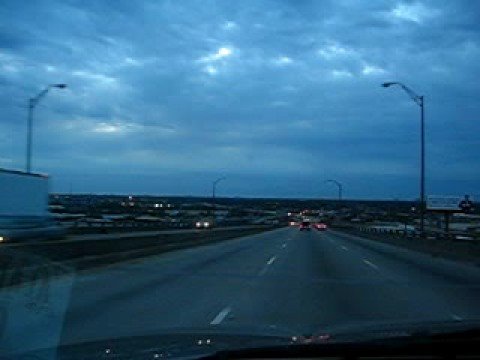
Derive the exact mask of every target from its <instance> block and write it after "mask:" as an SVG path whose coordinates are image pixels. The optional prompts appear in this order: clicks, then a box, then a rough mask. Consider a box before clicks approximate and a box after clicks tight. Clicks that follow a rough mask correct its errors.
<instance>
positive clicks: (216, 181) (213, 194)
mask: <svg viewBox="0 0 480 360" xmlns="http://www.w3.org/2000/svg"><path fill="white" fill-rule="evenodd" d="M225 179H226V177H225V176H222V177H219V178H218V179H217V180H215V181H214V182H213V184H212V203H213V204H212V212H213V216H212V227H213V226H214V225H215V207H216V206H215V195H216V191H217V184H218V183H219V182H220V181H222V180H225Z"/></svg>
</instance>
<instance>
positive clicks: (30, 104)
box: [26, 84, 67, 173]
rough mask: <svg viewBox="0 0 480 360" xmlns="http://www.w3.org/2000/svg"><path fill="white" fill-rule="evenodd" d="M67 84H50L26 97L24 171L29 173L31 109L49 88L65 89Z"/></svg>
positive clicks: (30, 162)
mask: <svg viewBox="0 0 480 360" xmlns="http://www.w3.org/2000/svg"><path fill="white" fill-rule="evenodd" d="M66 87H67V84H50V85H48V86H47V87H46V88H45V89H43V90H42V91H40V92H39V93H38V94H37V95H36V96H35V97H33V98H30V99H28V121H27V160H26V172H27V173H29V172H30V170H31V167H32V122H33V110H34V109H35V107H36V106H37V105H38V103H39V101H40V100H41V99H42V98H43V97H44V96H45V95H47V93H48V91H49V90H50V89H51V88H58V89H65V88H66Z"/></svg>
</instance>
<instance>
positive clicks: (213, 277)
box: [23, 228, 480, 343]
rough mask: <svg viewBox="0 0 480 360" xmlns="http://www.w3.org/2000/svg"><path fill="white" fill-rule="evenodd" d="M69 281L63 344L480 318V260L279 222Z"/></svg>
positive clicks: (62, 331)
mask: <svg viewBox="0 0 480 360" xmlns="http://www.w3.org/2000/svg"><path fill="white" fill-rule="evenodd" d="M70 284H72V285H71V287H70V286H69V287H68V289H69V298H68V302H67V308H66V313H65V317H64V319H63V327H62V330H61V338H60V340H61V342H62V343H72V342H78V341H84V340H90V339H99V338H113V337H118V336H124V335H126V336H129V335H141V334H152V333H157V332H163V331H165V330H169V329H170V330H171V329H180V328H197V329H198V328H209V329H210V328H215V327H217V328H221V329H228V328H232V329H233V328H237V327H241V328H244V329H248V328H251V329H256V330H258V329H259V328H262V329H277V330H279V331H286V332H290V333H292V334H295V333H296V334H306V333H311V332H319V331H321V330H322V329H324V328H328V327H331V326H334V325H348V324H352V323H375V322H383V323H385V322H396V321H406V320H407V321H408V320H411V321H423V320H425V321H429V320H458V321H462V320H466V319H480V307H479V306H478V304H479V301H480V269H479V268H476V267H473V266H467V265H462V264H459V263H454V262H451V261H446V260H441V259H438V258H434V257H431V256H429V255H425V254H419V253H415V252H412V251H409V250H406V249H403V248H397V247H393V246H391V245H386V244H381V243H378V242H374V241H370V240H366V239H363V238H358V237H354V236H350V235H346V234H342V233H340V232H337V231H333V230H329V231H325V232H319V231H316V230H312V231H309V232H307V231H302V232H300V231H298V229H296V228H282V229H277V230H274V231H270V232H265V233H261V234H257V235H253V236H248V237H244V238H238V239H235V240H229V241H226V242H223V243H217V244H213V245H209V246H202V247H198V248H192V249H188V250H183V251H177V252H172V253H167V254H163V255H159V256H156V257H152V258H149V259H142V260H136V261H131V262H127V263H123V264H117V265H112V266H109V267H105V268H103V269H97V270H91V271H89V272H86V273H82V274H81V275H77V276H76V277H75V278H73V282H71V283H70ZM64 294H65V292H64ZM50 299H51V302H52V303H55V301H58V299H59V297H58V296H53V297H52V294H51V297H50ZM171 331H173V330H171ZM41 333H42V332H41V331H40V332H39V333H32V331H31V328H30V332H29V334H32V336H37V337H38V336H40V335H38V334H41ZM23 334H24V335H25V332H23ZM23 341H25V337H23Z"/></svg>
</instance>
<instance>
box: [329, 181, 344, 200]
mask: <svg viewBox="0 0 480 360" xmlns="http://www.w3.org/2000/svg"><path fill="white" fill-rule="evenodd" d="M325 182H327V183H332V184H335V185H336V186H337V187H338V201H342V193H343V185H342V183H340V182H338V181H337V180H333V179H329V180H327V181H325Z"/></svg>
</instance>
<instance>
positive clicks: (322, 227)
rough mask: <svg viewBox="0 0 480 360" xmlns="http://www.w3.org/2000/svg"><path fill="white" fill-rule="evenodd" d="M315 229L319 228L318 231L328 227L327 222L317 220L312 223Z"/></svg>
mask: <svg viewBox="0 0 480 360" xmlns="http://www.w3.org/2000/svg"><path fill="white" fill-rule="evenodd" d="M314 227H315V229H317V230H319V231H325V230H327V229H328V226H327V224H325V223H323V222H319V223H316V224H315V225H314Z"/></svg>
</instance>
